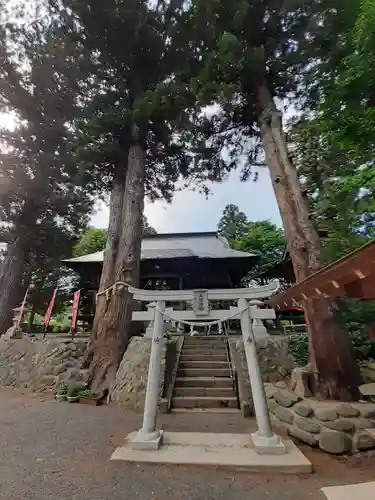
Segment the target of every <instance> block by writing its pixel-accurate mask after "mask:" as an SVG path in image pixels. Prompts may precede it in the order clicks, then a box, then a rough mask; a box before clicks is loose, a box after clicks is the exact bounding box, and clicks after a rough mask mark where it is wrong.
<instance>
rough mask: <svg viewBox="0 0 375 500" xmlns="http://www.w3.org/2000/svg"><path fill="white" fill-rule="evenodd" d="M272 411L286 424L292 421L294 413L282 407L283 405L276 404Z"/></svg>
mask: <svg viewBox="0 0 375 500" xmlns="http://www.w3.org/2000/svg"><path fill="white" fill-rule="evenodd" d="M272 413H273V414H274V415H276V417H277V418H278V419H279V420H281V421H282V422H286V423H287V424H292V423H293V421H294V413H293V412H292V410H289V409H288V408H284V407H283V406H276V408H274V409H273V410H272Z"/></svg>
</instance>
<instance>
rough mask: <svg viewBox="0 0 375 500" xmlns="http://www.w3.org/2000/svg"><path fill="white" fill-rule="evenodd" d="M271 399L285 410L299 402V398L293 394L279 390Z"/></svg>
mask: <svg viewBox="0 0 375 500" xmlns="http://www.w3.org/2000/svg"><path fill="white" fill-rule="evenodd" d="M273 399H274V400H275V401H276V402H277V403H279V405H281V406H284V407H285V408H290V407H291V406H293V405H294V404H296V403H298V401H300V398H299V397H298V396H297V395H296V394H294V393H293V392H290V391H287V390H283V389H280V390H278V391H277V392H275V394H274V395H273Z"/></svg>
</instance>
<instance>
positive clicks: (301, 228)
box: [257, 82, 361, 400]
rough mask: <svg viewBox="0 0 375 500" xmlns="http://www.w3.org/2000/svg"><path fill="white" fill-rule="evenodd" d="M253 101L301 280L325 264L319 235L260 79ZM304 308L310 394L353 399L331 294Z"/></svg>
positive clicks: (350, 366)
mask: <svg viewBox="0 0 375 500" xmlns="http://www.w3.org/2000/svg"><path fill="white" fill-rule="evenodd" d="M257 103H258V116H259V118H258V124H259V127H260V134H261V138H262V142H263V146H264V150H265V155H266V162H267V165H268V167H269V171H270V176H271V181H272V186H273V189H274V192H275V195H276V199H277V202H278V205H279V209H280V214H281V218H282V221H283V226H284V230H285V237H286V240H287V243H288V247H289V251H290V256H291V259H292V263H293V268H294V273H295V276H296V279H297V281H302V280H304V279H306V278H307V277H308V276H310V275H311V274H312V273H314V272H316V271H318V270H319V269H320V268H321V267H323V266H324V260H323V256H322V247H321V243H320V239H319V235H318V232H317V229H316V227H315V225H314V223H313V222H312V220H311V218H310V216H309V207H308V202H307V199H306V198H305V196H304V195H303V193H302V190H301V185H300V181H299V178H298V173H297V171H296V169H295V167H294V166H293V164H292V162H291V160H290V158H289V155H288V149H287V142H286V138H285V135H284V132H283V129H282V120H281V113H280V112H279V111H278V110H277V108H276V106H275V103H274V101H273V98H272V95H271V93H270V91H269V89H268V86H267V84H266V83H265V82H263V83H262V84H261V85H259V88H258V92H257ZM304 309H305V318H306V324H307V327H308V339H309V364H310V366H311V370H312V372H313V387H312V389H313V391H314V393H315V395H317V396H318V397H321V398H325V399H326V398H332V399H338V400H353V399H357V398H358V397H359V392H358V385H359V384H360V381H361V377H360V371H359V367H358V363H357V361H356V358H355V355H354V350H353V347H352V344H351V341H350V338H349V335H348V332H347V330H346V327H345V325H344V322H343V320H342V317H341V314H340V311H339V309H338V306H337V303H336V301H335V299H334V298H315V299H308V300H306V301H305V302H304Z"/></svg>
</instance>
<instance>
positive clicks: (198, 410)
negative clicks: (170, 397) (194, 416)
mask: <svg viewBox="0 0 375 500" xmlns="http://www.w3.org/2000/svg"><path fill="white" fill-rule="evenodd" d="M238 412H239V408H171V409H170V413H175V414H178V413H187V414H189V413H202V414H207V413H225V414H227V413H229V414H232V413H234V414H238Z"/></svg>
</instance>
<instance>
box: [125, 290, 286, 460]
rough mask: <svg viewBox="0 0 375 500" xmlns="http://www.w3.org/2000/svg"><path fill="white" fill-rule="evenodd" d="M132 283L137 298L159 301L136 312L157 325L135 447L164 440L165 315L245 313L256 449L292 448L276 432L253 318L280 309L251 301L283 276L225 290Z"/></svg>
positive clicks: (208, 317) (189, 317)
mask: <svg viewBox="0 0 375 500" xmlns="http://www.w3.org/2000/svg"><path fill="white" fill-rule="evenodd" d="M122 285H124V283H122ZM126 286H127V288H128V291H129V293H131V294H132V295H133V298H134V299H135V300H137V301H141V302H149V303H150V302H151V303H153V304H152V306H153V307H149V309H148V311H147V312H140V311H135V312H133V320H134V321H145V320H151V321H152V322H153V331H152V344H151V354H150V362H149V370H148V378H147V389H146V398H145V408H144V414H143V425H142V428H141V429H140V430H139V431H138V432H137V434H136V436H135V438H134V439H133V441H132V448H133V449H138V450H158V449H159V447H160V446H161V444H162V439H163V431H162V430H160V429H157V427H156V414H157V408H158V398H159V380H160V367H161V361H162V349H163V333H164V320H165V318H168V319H169V320H172V321H176V322H179V321H181V322H189V323H190V322H191V323H193V324H205V323H203V322H211V324H212V323H216V324H221V323H222V322H223V321H226V320H228V319H240V321H241V331H242V338H243V342H244V348H245V353H246V361H247V366H248V370H249V378H250V384H251V390H252V396H253V402H254V410H255V416H256V421H257V426H258V430H257V432H255V433H254V434H252V435H251V437H252V440H253V444H254V447H255V450H256V451H257V453H259V454H272V455H275V454H278V455H279V454H284V453H286V449H285V445H284V443H283V442H282V441H281V439H280V437H279V436H277V435H276V434H274V433H273V431H272V428H271V422H270V417H269V412H268V406H267V399H266V395H265V391H264V386H263V382H262V376H261V371H260V366H259V362H258V356H257V351H256V345H255V337H254V331H253V325H252V322H253V320H258V322H259V320H260V319H274V318H275V312H274V310H273V309H258V308H256V307H252V306H251V301H252V300H253V301H254V300H255V299H258V300H259V299H262V298H263V299H264V298H268V297H270V295H272V294H274V293H276V292H277V290H278V289H279V286H280V285H279V282H277V281H276V282H273V283H271V284H269V285H265V286H259V287H252V288H234V289H223V290H179V291H178V290H160V291H159V290H140V289H138V288H133V287H131V286H129V285H126ZM210 300H214V301H223V300H226V301H234V300H236V301H237V307H230V309H227V310H223V309H221V310H210V307H209V301H210ZM249 301H250V303H249ZM166 302H192V303H193V310H190V311H176V310H173V308H168V309H166ZM194 321H195V322H196V323H195V322H194ZM199 322H202V323H199Z"/></svg>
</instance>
